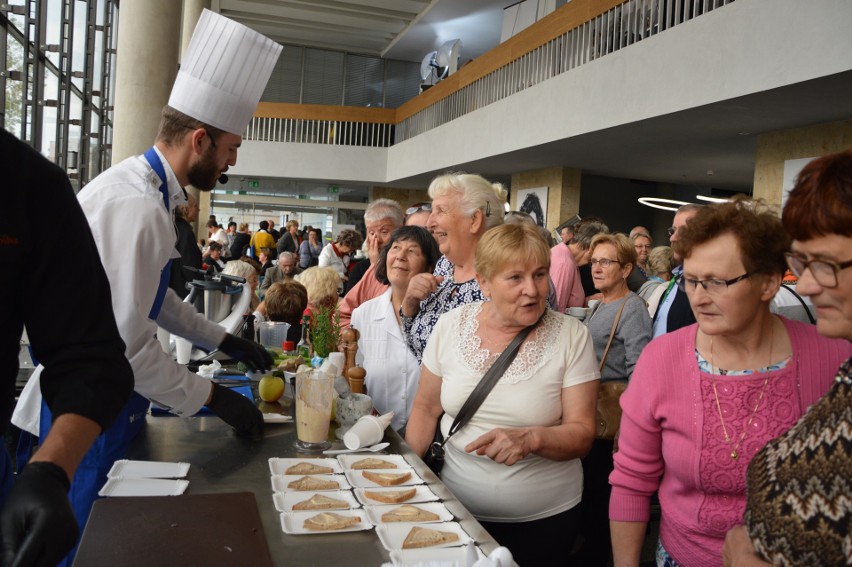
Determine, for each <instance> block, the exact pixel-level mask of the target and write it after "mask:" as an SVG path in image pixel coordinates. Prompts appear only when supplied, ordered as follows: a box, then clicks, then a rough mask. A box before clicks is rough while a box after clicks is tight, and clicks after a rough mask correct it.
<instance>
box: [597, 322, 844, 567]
mask: <svg viewBox="0 0 852 567" xmlns="http://www.w3.org/2000/svg"><path fill="white" fill-rule="evenodd" d="M783 321H784V324H785V326H786V328H787V332H788V333H789V335H790V340H791V343H792V346H793V357H792V360H791V361H790V362H789V363H788V364H787V366H786V367H785V368H783V369H781V370H776V371H774V372H772V373H771V375H770V378H769V382H768V384H767V388H766V391H765V396H764V398H763V400H762V401H761V404H760V408H759V409H758V411H757V412H756V414H755V417H754V419H753V420H752V423H751V425H750V427H749V431H748V432H747V434H746V436H745V438H744V439H743V441H742V443H741V444H740V445H739V447H738V450H739V453H740V456H739V458H738V459H737V460H733V459H731V456H730V453H731V446H729V445H727V444H726V443H725V438H724V433H723V430H722V424H721V421H720V419H719V413H718V410H717V407H716V400H715V397H714V394H713V389H712V384H713V381H715V382H716V385H717V392H718V395H719V404H720V407H721V408H722V412H723V413H724V415H725V425H726V426H727V429H728V432H729V434H730V436H731V438H732V445H735V444H736V443H737V441H738V440H739V439H740V436H741V435H742V431H743V427H744V426H745V424H746V423H747V422H748V420H749V417H750V416H751V413H752V410H754V407H755V404H756V402H757V400H758V397H759V395H760V391H761V389H762V387H763V382H764V378H765V376H766V375H765V374H756V375H750V376H711V375H709V374H705V373H703V372H700V371H699V369H698V364H697V362H696V358H695V336H696V332H697V330H698V325H691V326H689V327H684V328H682V329H679V330H677V331H675V332H673V333H669V334H667V335H663V336H661V337H659V338H657V339H654V340H653V341H651V342H650V343H649V344H648V346H647V347H645V350H644V351H643V352H642V356H640V357H639V361H638V362H637V364H636V369H635V370H634V372H633V376H632V377H631V379H630V385H629V387H628V388H627V391H626V392H625V393H624V395H623V396H622V397H621V407H622V409H623V410H624V415H623V416H622V419H621V434H620V435H621V437H620V439H619V451H618V452H617V453H616V454H615V459H614V460H615V470H614V471H613V473H612V474H611V475H610V484H612V487H613V488H612V497H611V499H610V504H609V517H610V519H611V520H617V521H627V522H644V521H647V520H648V516H649V501H650V498H651V495H652V494H653V493H654V492H655V491H658V493H659V499H660V506H661V508H662V518H661V522H660V539H661V540H662V543H663V547H665V549H666V551H668V553H669V554H670V555H671V556H672V558H673V559H674V560H675V561H677V562H679V563H681V564H682V565H689V567H701V566H708V567H710V566H712V567H719V566H720V565H721V564H722V543H723V542H724V538H725V534H726V533H727V531H728V529H730V528H731V527H733V526H734V525H736V524H740V523H742V521H743V512H744V510H745V485H746V468H747V467H748V463H749V462H750V461H751V459H752V457H754V455H755V453H757V451H758V450H760V448H761V447H762V446H763V445H764V444H765V443H766V442H767V441H769V440H770V439H772V438H774V437H777V436H778V435H780V434H781V433H783V432H784V431H786V430H787V429H788V428H789V427H790V426H792V425H793V423H795V422H796V421H797V420H798V418H799V417H800V416H801V415H802V414H803V413H804V412H805V410H806V409H807V408H808V406H810V405H811V404H813V403H814V402H816V401H817V400H818V399H819V398H820V397H821V396H822V395H823V394H825V392H827V391H828V389H829V387H830V385H831V383H832V379H833V377H834V373H835V371H836V370H837V367H838V366H840V364H841V363H842V362H843V361H844V360H845V359H847V358H849V356H852V345H850V343H849V342H848V341H844V340H831V339H826V338H824V337H821V336H819V335H818V334H817V332H816V328H815V327H814V326H813V325H808V324H804V323H798V322H795V321H789V320H786V319H783ZM661 477H662V478H661Z"/></svg>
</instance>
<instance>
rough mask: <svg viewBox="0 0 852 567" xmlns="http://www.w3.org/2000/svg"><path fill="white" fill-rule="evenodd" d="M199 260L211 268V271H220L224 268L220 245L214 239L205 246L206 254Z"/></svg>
mask: <svg viewBox="0 0 852 567" xmlns="http://www.w3.org/2000/svg"><path fill="white" fill-rule="evenodd" d="M201 261H202V262H204V265H206V266H207V267H208V268H213V271H215V272H221V271H222V270H223V269H224V268H225V263H224V262H223V261H222V245H221V244H219V243H218V242H216V241H215V240H213V241H211V242H210V246H209V247H208V248H207V255H206V256H205V257H204V258H202V259H201Z"/></svg>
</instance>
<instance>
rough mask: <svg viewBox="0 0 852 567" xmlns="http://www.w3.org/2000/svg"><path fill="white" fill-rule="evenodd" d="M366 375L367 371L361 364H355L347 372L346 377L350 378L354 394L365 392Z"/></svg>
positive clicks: (350, 385)
mask: <svg viewBox="0 0 852 567" xmlns="http://www.w3.org/2000/svg"><path fill="white" fill-rule="evenodd" d="M366 375H367V371H366V370H364V369H363V368H361V367H360V366H353V367H352V368H350V369H349V372H347V373H346V377H347V378H349V389H350V390H352V393H353V394H363V393H364V376H366Z"/></svg>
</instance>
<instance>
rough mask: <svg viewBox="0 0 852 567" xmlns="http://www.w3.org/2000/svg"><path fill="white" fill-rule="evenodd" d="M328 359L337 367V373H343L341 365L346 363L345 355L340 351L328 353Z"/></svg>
mask: <svg viewBox="0 0 852 567" xmlns="http://www.w3.org/2000/svg"><path fill="white" fill-rule="evenodd" d="M328 361H329V362H330V363H331V364H333V365H334V367H335V368H336V369H337V374H342V373H343V365H344V364H346V355H344V354H343V353H342V352H330V353H328Z"/></svg>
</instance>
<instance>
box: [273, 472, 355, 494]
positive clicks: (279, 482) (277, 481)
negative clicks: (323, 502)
mask: <svg viewBox="0 0 852 567" xmlns="http://www.w3.org/2000/svg"><path fill="white" fill-rule="evenodd" d="M302 476H304V475H291V474H286V475H278V474H276V475H272V476H271V477H270V478H271V479H272V490H273V492H302V493H304V492H327V491H325V490H323V491H318V490H316V489H311V490H298V489H295V488H290V487H289V486H287V485H288V484H290V483H291V482H293V481H294V480H299V479H300V478H302ZM310 478H318V479H322V480H332V481H334V482H336V483H337V486H335V487H334V488H329V489H328V490H349V489H350V488H352V486H350V484H349V482H348V481H347V480H346V477H345V476H343V475H342V474H316V475H311V477H310Z"/></svg>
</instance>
